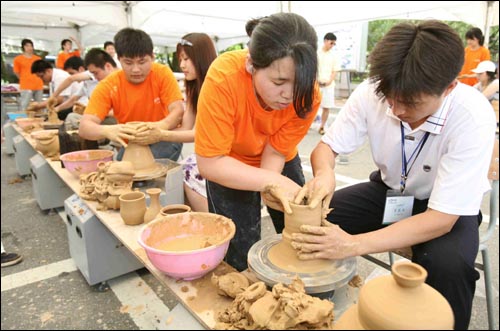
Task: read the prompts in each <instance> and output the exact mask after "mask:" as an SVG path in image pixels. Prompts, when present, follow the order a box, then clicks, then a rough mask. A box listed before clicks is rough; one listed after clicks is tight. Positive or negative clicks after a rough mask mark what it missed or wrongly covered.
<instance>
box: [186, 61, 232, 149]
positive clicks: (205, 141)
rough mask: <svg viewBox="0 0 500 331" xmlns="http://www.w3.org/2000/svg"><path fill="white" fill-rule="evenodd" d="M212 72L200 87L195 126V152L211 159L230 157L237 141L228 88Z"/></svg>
mask: <svg viewBox="0 0 500 331" xmlns="http://www.w3.org/2000/svg"><path fill="white" fill-rule="evenodd" d="M210 70H211V69H209V70H208V73H207V76H206V78H205V81H204V82H203V85H202V87H201V91H200V96H199V99H198V107H197V108H198V112H197V114H196V124H195V144H194V147H195V152H196V154H199V155H201V156H206V157H212V156H218V155H228V154H229V152H230V150H231V145H232V142H233V138H234V130H235V128H234V126H233V120H234V111H235V109H236V107H234V106H233V100H232V98H231V92H230V90H229V89H228V86H227V85H225V84H221V83H222V82H221V81H220V78H219V79H216V78H215V77H211V75H210Z"/></svg>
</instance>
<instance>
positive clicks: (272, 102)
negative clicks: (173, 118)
mask: <svg viewBox="0 0 500 331" xmlns="http://www.w3.org/2000/svg"><path fill="white" fill-rule="evenodd" d="M290 31H293V33H291V32H290ZM316 50H317V36H316V32H315V31H314V28H313V27H312V26H311V25H310V24H309V23H308V22H307V21H306V20H305V19H304V18H302V17H301V16H299V15H297V14H292V13H280V14H275V15H271V16H269V17H265V18H262V19H260V21H258V22H257V24H256V25H255V28H254V30H253V32H252V33H251V39H250V43H249V51H247V50H242V51H234V52H227V53H224V54H222V55H220V56H219V57H218V58H217V59H216V60H215V61H214V62H212V65H211V66H210V69H209V70H208V73H207V76H206V78H205V81H204V83H203V86H202V88H201V93H200V97H199V100H198V113H197V118H196V129H195V152H196V155H197V161H198V168H199V170H200V173H201V175H202V176H203V177H204V178H206V179H207V198H208V206H209V211H210V212H212V213H216V214H220V215H224V216H226V217H228V218H230V219H232V220H233V222H235V224H236V235H235V237H234V238H233V239H232V240H231V243H230V246H229V250H228V252H227V255H226V259H227V261H228V262H229V264H231V265H232V266H233V267H235V268H236V269H238V270H240V271H241V270H244V269H246V268H247V254H248V251H249V249H250V248H251V246H252V245H253V244H254V243H255V242H257V241H258V240H259V239H260V227H261V213H260V206H261V205H260V203H261V194H260V193H261V192H265V191H266V189H267V187H268V185H269V184H275V185H276V186H277V187H279V188H281V190H282V192H286V193H285V194H283V195H282V198H283V199H280V200H281V201H282V203H283V206H285V207H284V208H285V209H287V210H289V204H287V202H286V200H290V201H291V200H293V198H294V197H295V194H296V193H297V192H298V191H299V190H300V188H301V186H302V185H304V183H305V180H304V174H303V173H302V167H301V163H300V158H299V155H298V150H297V145H298V144H299V142H300V141H301V140H302V138H304V136H305V135H306V134H307V132H308V129H309V127H310V126H311V123H312V121H313V120H314V115H315V114H316V112H317V110H318V108H319V104H320V92H319V86H318V84H316V76H317V68H318V65H317V63H318V61H317V56H316ZM263 196H264V198H265V202H266V204H268V205H271V206H272V207H274V208H276V207H278V206H279V205H280V204H279V203H278V202H277V200H276V199H275V198H274V197H271V196H267V195H266V194H265V193H264V194H263ZM281 209H283V207H281ZM275 212H276V215H275V217H273V221H274V222H275V227H276V228H277V231H278V232H281V231H282V230H283V227H284V224H283V213H279V214H281V215H278V211H275ZM270 213H271V211H270Z"/></svg>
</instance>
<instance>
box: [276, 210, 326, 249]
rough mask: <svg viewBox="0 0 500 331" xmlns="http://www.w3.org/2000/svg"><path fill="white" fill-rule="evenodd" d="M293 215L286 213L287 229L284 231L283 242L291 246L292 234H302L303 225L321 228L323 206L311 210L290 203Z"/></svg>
mask: <svg viewBox="0 0 500 331" xmlns="http://www.w3.org/2000/svg"><path fill="white" fill-rule="evenodd" d="M290 207H291V208H292V214H287V213H285V229H284V230H283V241H284V242H286V243H287V244H290V241H291V238H292V233H298V232H300V226H301V225H315V226H321V204H320V203H319V204H318V205H317V206H316V208H314V209H311V208H309V206H307V205H297V204H295V203H290Z"/></svg>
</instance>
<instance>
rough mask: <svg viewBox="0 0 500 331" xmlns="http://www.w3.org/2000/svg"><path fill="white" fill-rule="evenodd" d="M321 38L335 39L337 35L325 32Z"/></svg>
mask: <svg viewBox="0 0 500 331" xmlns="http://www.w3.org/2000/svg"><path fill="white" fill-rule="evenodd" d="M323 40H337V36H336V35H334V34H333V33H332V32H328V33H327V34H325V36H324V37H323Z"/></svg>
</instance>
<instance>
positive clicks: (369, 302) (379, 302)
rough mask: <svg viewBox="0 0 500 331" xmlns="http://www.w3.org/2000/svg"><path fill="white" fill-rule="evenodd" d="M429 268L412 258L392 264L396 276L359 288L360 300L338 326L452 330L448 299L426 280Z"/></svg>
mask: <svg viewBox="0 0 500 331" xmlns="http://www.w3.org/2000/svg"><path fill="white" fill-rule="evenodd" d="M426 278H427V271H426V270H425V269H424V268H422V267H421V266H420V265H418V264H416V263H412V262H398V263H395V264H394V265H393V266H392V276H382V277H378V278H375V279H373V280H371V281H370V282H368V283H367V284H365V285H364V286H363V287H362V288H361V290H360V292H359V301H358V304H355V305H353V306H352V307H351V308H349V309H348V310H347V311H346V312H345V313H344V315H342V317H341V318H340V319H339V321H338V322H337V323H336V324H335V326H334V329H337V330H410V329H414V330H431V329H433V330H451V329H453V323H454V319H453V312H452V310H451V307H450V305H449V303H448V301H446V299H445V298H444V297H443V296H442V295H441V294H440V293H439V292H438V291H436V290H435V289H433V288H432V287H430V286H429V285H427V284H425V283H424V281H425V279H426Z"/></svg>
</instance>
